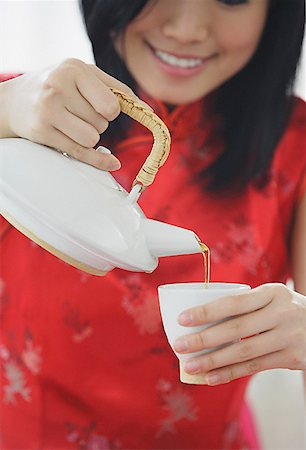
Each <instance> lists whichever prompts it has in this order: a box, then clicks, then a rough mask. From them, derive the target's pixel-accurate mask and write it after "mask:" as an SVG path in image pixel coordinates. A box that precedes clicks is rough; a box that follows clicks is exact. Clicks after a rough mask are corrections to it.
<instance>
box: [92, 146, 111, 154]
mask: <svg viewBox="0 0 306 450" xmlns="http://www.w3.org/2000/svg"><path fill="white" fill-rule="evenodd" d="M96 152H100V153H105V154H106V155H111V154H112V152H111V151H110V150H109V149H108V148H106V147H102V145H100V146H99V147H98V148H96Z"/></svg>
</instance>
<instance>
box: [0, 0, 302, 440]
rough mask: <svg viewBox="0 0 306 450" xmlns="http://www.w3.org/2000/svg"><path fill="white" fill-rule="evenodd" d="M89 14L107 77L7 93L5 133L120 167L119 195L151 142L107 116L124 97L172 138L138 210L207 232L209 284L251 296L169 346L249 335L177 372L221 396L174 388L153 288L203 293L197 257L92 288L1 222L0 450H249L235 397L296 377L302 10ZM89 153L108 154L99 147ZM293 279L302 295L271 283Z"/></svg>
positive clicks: (36, 76)
mask: <svg viewBox="0 0 306 450" xmlns="http://www.w3.org/2000/svg"><path fill="white" fill-rule="evenodd" d="M82 5H83V13H84V18H85V24H86V27H87V31H88V35H89V37H90V39H91V41H92V44H93V50H94V55H95V59H96V62H97V66H98V67H99V68H97V67H95V66H91V65H87V64H84V63H82V62H81V61H78V60H68V61H65V62H64V63H62V64H61V65H59V66H57V67H53V68H49V69H46V70H42V71H41V72H40V73H33V74H28V75H24V76H21V77H19V78H15V79H13V80H10V81H7V82H5V83H2V85H0V95H1V99H2V105H3V107H2V111H1V112H0V114H1V117H0V130H1V137H9V136H11V137H13V136H21V137H25V138H27V139H31V140H33V141H36V142H41V143H44V144H47V145H49V146H53V147H55V148H57V149H58V150H60V151H62V152H66V153H68V154H69V155H72V156H74V157H76V158H77V159H80V160H81V161H84V162H86V163H89V164H92V165H94V166H96V167H98V168H100V169H104V170H116V169H118V168H119V167H120V164H122V170H121V171H119V172H115V176H116V177H117V179H118V180H119V181H120V182H121V184H123V185H124V186H126V187H129V186H130V183H131V181H132V179H133V177H134V175H135V173H137V170H138V168H139V165H140V164H141V162H142V161H143V159H144V158H145V157H146V155H147V154H148V153H149V150H150V147H151V137H150V135H149V134H148V133H147V132H146V130H144V129H143V128H142V127H141V126H140V125H138V124H131V122H129V121H128V120H127V119H123V118H121V117H119V118H118V119H116V118H117V116H118V115H119V105H118V102H117V100H116V97H115V96H114V95H113V94H112V93H111V91H110V90H109V87H117V88H119V89H121V90H123V91H125V92H128V93H131V91H130V89H129V88H128V87H127V86H131V87H132V88H133V89H134V91H135V92H136V93H137V95H138V96H140V97H141V98H142V99H144V100H145V101H146V102H147V103H149V104H150V105H151V106H152V107H153V108H154V110H155V111H156V112H157V114H159V115H160V116H161V118H162V119H163V120H164V121H165V122H166V123H167V125H168V126H169V129H170V132H171V135H172V150H171V156H170V158H169V160H168V161H167V164H166V165H165V167H164V168H163V169H161V171H160V173H159V174H158V177H157V178H156V181H155V182H154V184H153V185H152V186H151V187H150V188H149V189H147V190H146V191H145V192H144V194H143V195H142V197H141V206H142V207H143V209H144V210H145V212H146V213H147V215H148V216H151V217H154V218H156V219H162V220H164V221H166V222H169V223H173V224H176V225H180V226H182V227H186V228H189V229H192V230H194V231H195V232H196V233H197V234H198V235H199V236H200V237H202V239H203V240H204V241H205V242H206V243H207V244H208V246H209V247H210V248H211V250H212V280H213V281H215V280H216V281H217V280H222V281H236V282H243V283H247V284H250V285H251V286H252V287H255V286H258V285H261V286H259V287H257V288H254V289H252V290H251V291H250V293H248V294H246V295H244V296H243V297H242V296H241V297H239V300H240V301H239V302H238V301H237V300H235V299H233V298H225V299H221V300H219V301H218V302H215V303H213V304H212V305H211V306H210V307H209V308H208V307H205V308H200V309H199V310H195V311H192V312H189V313H187V314H185V316H183V317H181V318H180V320H181V323H182V324H184V325H186V326H188V325H190V324H193V323H195V322H197V323H203V322H205V321H211V320H216V319H217V318H220V319H221V318H222V317H226V316H228V315H232V316H234V318H233V319H232V320H230V321H228V322H226V323H225V324H222V325H218V326H215V327H212V328H210V330H209V331H206V332H205V333H203V334H201V335H195V336H192V337H191V338H190V337H189V338H188V340H187V338H185V339H184V338H183V339H182V340H180V341H178V342H177V345H176V349H177V350H178V351H182V352H192V351H194V350H195V349H199V348H203V347H204V348H206V347H213V346H215V345H217V344H221V343H224V342H228V341H232V340H237V339H240V338H247V337H249V338H248V339H242V340H241V341H240V342H239V343H237V344H233V345H231V346H229V347H228V348H227V349H224V350H220V351H218V352H214V353H212V354H210V356H209V357H207V356H203V357H201V358H198V359H197V360H193V363H197V365H196V364H193V366H192V365H191V364H190V363H188V364H186V367H185V369H186V371H189V372H190V373H196V372H200V371H203V372H204V373H206V372H207V373H208V375H207V382H208V384H209V385H214V387H211V386H188V385H182V384H180V383H179V381H178V373H177V372H178V370H177V360H176V358H175V356H174V355H173V354H172V352H171V350H170V349H169V347H168V345H167V343H166V342H165V341H166V340H165V337H164V334H163V332H162V329H161V324H160V317H159V311H158V306H157V294H156V288H157V286H158V285H160V284H163V283H170V282H178V281H181V282H182V281H193V280H201V279H202V265H201V263H200V260H196V257H191V256H190V257H189V256H184V257H177V258H175V259H173V258H165V259H164V260H163V261H161V263H160V267H159V268H158V269H157V270H156V271H155V272H154V273H153V274H150V275H147V274H131V273H125V272H123V271H118V270H117V271H114V272H112V273H110V274H108V275H107V277H105V278H103V279H98V278H96V277H92V276H87V275H85V274H83V273H81V272H79V271H77V270H76V269H74V268H72V267H68V266H67V265H65V264H63V263H62V262H60V261H58V260H57V259H56V258H54V257H53V256H51V255H49V254H48V253H46V252H45V251H43V250H41V249H40V248H38V247H36V246H33V245H32V244H31V243H30V241H29V240H27V239H26V238H24V237H23V236H22V235H20V234H19V233H18V232H17V231H16V230H14V229H13V228H11V227H10V226H9V225H7V226H6V228H5V230H6V232H5V236H4V237H3V242H2V255H3V258H5V260H6V261H7V263H6V265H5V266H4V267H3V269H2V278H3V300H2V305H3V312H2V323H3V326H2V330H3V344H2V347H1V348H2V353H1V358H2V368H3V380H4V383H3V385H4V395H3V399H2V403H3V408H2V409H3V420H2V422H3V427H2V428H3V429H2V442H3V447H4V448H20V447H22V448H31V449H34V448H52V449H60V448H61V449H62V448H67V449H68V448H128V449H144V448H150V449H158V448H160V449H165V448H169V449H170V448H171V449H179V448H185V449H187V448H189V449H190V448H192V449H196V448H198V449H203V448H207V449H212V448H214V449H217V448H220V449H221V448H226V449H242V448H258V447H259V446H260V444H259V443H258V440H257V438H256V436H255V432H254V429H253V428H252V421H251V417H250V414H249V411H248V409H247V407H246V405H245V401H244V395H245V391H246V388H247V384H248V381H249V378H250V377H249V375H251V374H253V373H255V372H257V371H260V370H266V369H269V368H273V367H287V368H290V369H302V370H305V368H306V366H305V352H306V339H305V337H306V329H305V328H306V327H305V323H306V306H305V304H306V300H305V296H304V295H302V294H305V293H306V287H305V279H306V276H305V273H306V269H305V259H304V254H303V252H302V249H303V246H305V233H303V230H304V227H305V209H306V197H305V165H306V161H305V149H304V148H303V147H302V139H303V137H304V127H305V123H306V119H305V104H304V103H303V102H302V101H300V100H298V99H295V98H293V96H292V85H293V81H294V77H295V71H296V67H297V63H298V60H299V57H300V51H301V43H302V36H303V23H304V21H303V14H304V1H303V0H301V1H297V2H295V9H293V8H292V5H291V4H290V2H287V1H278V2H274V1H271V2H268V0H260V1H257V0H249V1H246V0H201V1H198V0H188V1H186V0H167V2H163V1H161V0H159V1H149V2H145V1H136V0H135V1H133V2H125V1H123V0H117V1H113V0H112V1H94V0H91V1H85V0H84V1H83V3H82ZM118 80H120V81H118ZM132 95H135V94H132ZM114 119H116V120H114ZM110 122H111V126H110V127H109V123H110ZM100 135H101V139H100ZM99 143H103V144H106V145H107V146H108V147H110V148H111V149H112V151H113V152H114V154H115V155H116V157H115V156H114V155H106V154H101V153H99V152H96V151H95V147H96V146H97V145H98V144H99ZM117 157H118V158H117ZM119 160H120V161H119ZM12 261H14V266H13V265H12ZM289 276H292V277H293V279H294V283H295V290H296V292H294V291H290V290H289V289H288V288H287V287H286V286H285V285H283V284H274V282H277V283H285V282H286V280H287V278H288V277H289ZM265 283H271V284H268V285H267V284H265ZM298 292H300V294H299V293H298ZM236 316H239V317H236ZM250 336H251V337H250ZM190 362H191V361H190ZM216 375H218V376H219V379H216V378H215V376H216ZM241 377H244V378H241ZM228 381H231V383H227V382H228ZM224 383H226V384H224ZM16 428H18V433H16V432H15V429H16Z"/></svg>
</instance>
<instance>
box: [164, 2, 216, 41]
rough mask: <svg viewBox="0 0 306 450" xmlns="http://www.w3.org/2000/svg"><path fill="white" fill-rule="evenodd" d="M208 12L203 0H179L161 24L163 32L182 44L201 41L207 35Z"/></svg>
mask: <svg viewBox="0 0 306 450" xmlns="http://www.w3.org/2000/svg"><path fill="white" fill-rule="evenodd" d="M208 14H209V13H208V10H207V9H206V8H205V1H204V2H202V1H199V0H179V1H178V3H177V4H176V8H175V10H174V11H173V13H172V14H171V17H168V19H167V21H166V22H165V23H164V25H163V33H164V35H165V36H166V37H167V38H172V39H175V40H176V41H177V42H179V43H181V44H184V45H186V44H190V43H197V42H202V41H204V40H206V39H207V37H208V35H209V16H208Z"/></svg>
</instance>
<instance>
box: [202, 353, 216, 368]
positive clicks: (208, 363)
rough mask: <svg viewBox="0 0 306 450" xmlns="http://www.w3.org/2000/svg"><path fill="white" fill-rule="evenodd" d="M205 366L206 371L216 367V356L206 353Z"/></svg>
mask: <svg viewBox="0 0 306 450" xmlns="http://www.w3.org/2000/svg"><path fill="white" fill-rule="evenodd" d="M203 366H204V370H205V371H209V370H211V369H213V368H214V367H215V360H214V357H213V356H212V355H211V354H210V353H208V354H207V355H205V358H204V360H203Z"/></svg>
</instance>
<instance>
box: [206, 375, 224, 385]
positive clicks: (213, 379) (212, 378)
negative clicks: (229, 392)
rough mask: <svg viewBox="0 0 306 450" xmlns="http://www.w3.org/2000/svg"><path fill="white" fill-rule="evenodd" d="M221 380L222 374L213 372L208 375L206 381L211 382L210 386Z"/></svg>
mask: <svg viewBox="0 0 306 450" xmlns="http://www.w3.org/2000/svg"><path fill="white" fill-rule="evenodd" d="M220 381H221V377H220V375H217V374H211V375H206V382H207V384H209V386H213V385H214V384H219V383H220Z"/></svg>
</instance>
